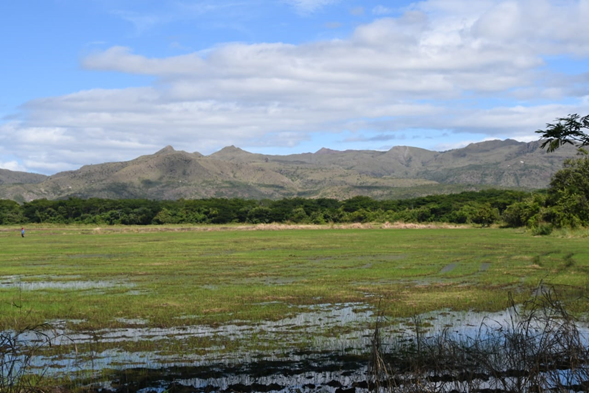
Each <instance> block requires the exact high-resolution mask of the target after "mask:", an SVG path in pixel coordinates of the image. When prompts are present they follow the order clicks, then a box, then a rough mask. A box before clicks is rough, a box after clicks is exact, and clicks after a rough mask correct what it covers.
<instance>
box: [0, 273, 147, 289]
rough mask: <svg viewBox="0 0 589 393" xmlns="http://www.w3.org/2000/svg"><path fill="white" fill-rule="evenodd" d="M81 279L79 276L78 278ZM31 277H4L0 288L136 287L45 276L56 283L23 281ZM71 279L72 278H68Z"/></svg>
mask: <svg viewBox="0 0 589 393" xmlns="http://www.w3.org/2000/svg"><path fill="white" fill-rule="evenodd" d="M76 277H79V276H76ZM30 278H33V276H31V277H29V276H26V277H16V276H10V277H6V276H5V277H2V278H1V281H0V288H18V289H20V290H23V291H38V290H44V289H58V290H72V289H105V288H122V287H123V288H124V287H127V288H132V287H134V286H135V284H133V283H128V282H124V281H106V280H99V281H82V280H71V281H58V280H59V279H61V280H63V278H64V277H63V276H50V277H48V276H44V277H43V278H44V279H47V278H50V279H55V281H22V279H30ZM67 278H70V277H67Z"/></svg>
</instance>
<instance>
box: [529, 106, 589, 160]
mask: <svg viewBox="0 0 589 393" xmlns="http://www.w3.org/2000/svg"><path fill="white" fill-rule="evenodd" d="M557 120H558V122H557V123H555V124H552V123H548V124H546V129H545V130H538V131H536V133H538V134H542V138H541V139H542V140H543V141H544V142H543V143H542V145H541V146H540V147H541V148H542V149H544V148H546V151H547V152H548V153H552V152H553V151H555V150H556V149H558V148H559V147H561V146H562V145H565V144H570V145H573V146H576V147H578V148H581V147H583V146H587V145H589V135H587V134H585V132H583V129H585V130H589V115H587V116H585V117H580V116H579V115H577V114H576V113H575V114H572V115H568V117H561V118H558V119H557Z"/></svg>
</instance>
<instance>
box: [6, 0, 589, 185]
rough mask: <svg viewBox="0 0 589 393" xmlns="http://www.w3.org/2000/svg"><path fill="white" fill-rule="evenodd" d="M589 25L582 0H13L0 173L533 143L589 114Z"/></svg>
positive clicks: (587, 3)
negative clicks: (175, 156)
mask: <svg viewBox="0 0 589 393" xmlns="http://www.w3.org/2000/svg"><path fill="white" fill-rule="evenodd" d="M587 20H589V0H509V1H500V0H477V1H476V2H473V1H472V0H470V1H469V0H423V1H415V2H414V1H386V0H381V1H376V0H375V1H372V0H367V1H352V0H249V1H246V0H217V1H200V0H194V1H190V0H174V1H165V0H160V1H152V0H116V1H115V0H84V1H80V0H19V1H4V2H2V3H1V4H0V34H2V39H1V40H0V51H1V52H0V53H2V56H1V58H2V61H0V75H2V76H1V78H0V87H1V91H2V93H3V94H2V95H0V168H6V169H11V170H22V171H31V172H39V173H46V174H52V173H55V172H58V171H62V170H69V169H76V168H79V167H80V166H82V165H85V164H92V163H102V162H108V161H122V160H129V159H133V158H135V157H137V156H139V155H143V154H151V153H153V152H155V151H157V150H159V149H161V148H163V147H164V146H166V145H172V146H174V147H175V148H176V149H178V150H186V151H190V152H193V151H198V152H200V153H203V154H210V153H213V152H215V151H217V150H219V149H221V148H222V147H224V146H228V145H235V146H239V147H241V148H243V149H245V150H248V151H251V152H259V153H265V154H292V153H299V152H314V151H317V150H319V149H320V148H321V147H328V148H331V149H336V150H346V149H372V150H388V149H390V148H391V147H393V146H396V145H406V146H415V147H422V148H426V149H430V150H447V149H452V148H457V147H461V146H465V145H466V144H468V143H471V142H479V141H483V140H488V139H506V138H513V139H517V140H521V141H531V140H535V139H536V134H535V133H534V131H535V130H537V129H539V128H543V127H544V125H545V124H546V123H547V122H551V121H553V120H554V119H555V118H557V117H563V116H566V115H568V114H569V113H579V114H582V115H585V114H588V113H589V41H587V39H586V37H589V24H587V23H586V21H587Z"/></svg>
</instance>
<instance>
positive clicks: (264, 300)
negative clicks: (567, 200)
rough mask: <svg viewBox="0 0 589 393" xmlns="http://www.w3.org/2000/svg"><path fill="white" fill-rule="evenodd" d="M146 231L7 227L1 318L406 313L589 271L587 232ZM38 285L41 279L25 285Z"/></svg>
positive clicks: (172, 320)
mask: <svg viewBox="0 0 589 393" xmlns="http://www.w3.org/2000/svg"><path fill="white" fill-rule="evenodd" d="M146 229H147V230H146V231H141V228H119V231H113V232H111V231H97V230H93V229H92V228H88V227H65V228H59V227H54V228H42V227H31V228H28V231H27V237H26V238H25V239H21V238H19V237H18V232H17V231H4V232H0V250H2V251H1V254H0V259H1V261H0V277H3V278H4V279H3V281H7V277H12V280H13V281H14V282H15V283H16V284H15V285H5V286H3V287H2V288H0V311H1V315H0V324H1V326H2V327H4V328H5V329H6V328H9V327H10V326H11V323H12V322H13V320H14V318H13V317H12V316H11V314H12V313H14V310H13V308H12V307H11V306H10V305H11V304H13V303H14V302H15V301H17V300H18V302H19V303H20V304H22V306H23V308H24V309H26V310H30V317H31V318H32V321H31V322H34V323H42V322H45V321H47V320H52V319H82V320H84V321H85V322H84V323H81V324H77V325H75V326H72V328H75V329H100V328H105V327H117V326H122V325H124V322H118V321H117V320H116V318H123V317H124V318H128V319H145V320H147V321H148V322H149V324H150V325H151V326H161V327H169V326H176V325H178V324H182V323H193V321H191V320H190V319H179V318H178V317H181V316H197V317H198V321H199V323H204V324H218V323H224V322H227V321H231V320H245V321H259V320H268V319H280V318H283V317H285V316H287V315H289V314H292V313H293V312H294V310H296V308H294V309H293V308H292V307H291V306H293V305H294V306H307V305H312V304H318V303H342V302H367V303H372V304H376V302H377V301H379V299H382V301H381V307H382V308H383V309H384V311H385V312H386V313H387V314H388V315H389V316H398V317H406V316H410V315H413V314H415V313H416V312H417V313H418V312H423V311H431V310H436V309H441V308H449V309H454V310H462V309H476V310H488V311H496V310H499V309H503V308H505V298H506V297H505V294H506V292H507V291H513V292H514V293H515V294H516V297H517V294H518V293H522V296H524V295H523V293H524V292H525V290H526V289H529V288H532V287H534V286H536V285H537V284H538V283H539V282H540V281H541V280H544V281H545V282H547V283H550V284H555V285H561V286H565V287H566V288H569V289H571V290H577V291H578V290H583V289H584V288H585V286H586V280H585V278H583V277H584V276H585V273H587V272H588V269H589V252H588V251H587V249H586V246H585V243H586V241H585V240H584V239H583V238H574V237H570V236H568V237H559V236H549V237H547V236H543V237H533V236H530V234H527V233H524V232H521V231H516V230H508V229H484V230H482V229H444V228H442V229H424V230H409V229H407V230H402V229H369V230H367V229H347V230H341V229H325V230H321V231H315V230H313V231H311V230H278V231H270V230H269V231H241V230H215V231H207V230H199V231H194V230H180V229H181V228H179V227H167V228H165V229H164V230H161V229H162V228H158V229H160V230H158V231H152V229H153V228H146ZM573 256H574V259H573ZM482 266H485V267H484V268H482ZM68 282H69V283H70V285H69V286H67V285H64V286H63V287H62V288H59V287H55V284H56V283H68ZM88 282H90V283H94V284H91V285H88ZM19 283H20V285H19ZM32 283H37V284H38V286H37V288H39V289H36V290H28V289H24V288H32V286H31V284H32ZM48 283H52V285H53V286H50V285H49V284H48ZM84 283H86V285H84ZM25 284H26V285H25ZM21 287H22V288H23V289H20V288H21Z"/></svg>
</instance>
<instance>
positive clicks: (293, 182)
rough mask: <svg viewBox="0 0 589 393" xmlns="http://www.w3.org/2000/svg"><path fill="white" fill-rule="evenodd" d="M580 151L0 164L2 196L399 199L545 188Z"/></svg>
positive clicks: (510, 147) (529, 146) (181, 156)
mask: <svg viewBox="0 0 589 393" xmlns="http://www.w3.org/2000/svg"><path fill="white" fill-rule="evenodd" d="M575 154H576V149H574V148H573V147H566V148H562V149H559V150H558V151H557V152H555V153H551V154H547V153H546V152H545V151H543V150H542V149H541V148H540V143H539V142H529V143H526V142H518V141H514V140H511V139H507V140H494V141H485V142H479V143H472V144H469V145H468V146H466V147H464V148H460V149H452V150H448V151H443V152H436V151H430V150H426V149H421V148H417V147H410V146H395V147H393V148H391V149H389V150H387V151H375V150H345V151H338V150H332V149H328V148H322V149H319V150H318V151H316V152H314V153H298V154H291V155H282V156H281V155H264V154H258V153H250V152H247V151H245V150H243V149H241V148H239V147H235V146H227V147H225V148H223V149H221V150H219V151H217V152H215V153H213V154H210V155H208V156H204V155H202V154H201V153H198V152H194V153H188V152H185V151H182V150H175V149H174V148H173V147H172V146H166V147H164V148H163V149H161V150H159V151H157V152H155V153H153V154H148V155H143V156H140V157H137V158H135V159H132V160H129V161H122V162H110V163H104V164H93V165H84V166H82V167H81V168H79V169H77V170H72V171H65V172H60V173H56V174H54V175H52V176H44V175H35V174H26V175H30V176H25V175H24V174H23V173H17V172H11V171H8V170H0V198H2V199H12V200H16V201H18V202H25V201H30V200H33V199H40V198H47V199H60V198H68V197H81V198H89V197H99V198H111V199H117V198H149V199H180V198H185V199H195V198H210V197H224V198H232V197H237V198H248V199H266V198H267V199H280V198H287V197H309V198H318V197H329V198H337V199H346V198H350V197H353V196H357V195H366V196H370V197H373V198H377V199H385V198H391V199H393V198H398V197H411V196H421V195H427V194H433V193H441V192H443V193H447V192H458V191H462V190H476V189H482V188H489V187H497V188H520V189H538V188H544V187H546V186H547V185H548V183H549V181H550V177H551V175H552V174H553V173H554V172H556V171H557V170H558V169H560V168H561V167H562V162H563V161H564V160H565V159H566V158H570V157H574V156H575ZM9 179H12V181H9ZM17 180H22V181H17Z"/></svg>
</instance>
